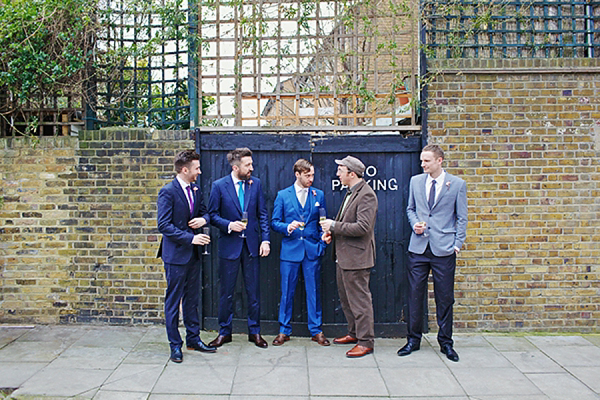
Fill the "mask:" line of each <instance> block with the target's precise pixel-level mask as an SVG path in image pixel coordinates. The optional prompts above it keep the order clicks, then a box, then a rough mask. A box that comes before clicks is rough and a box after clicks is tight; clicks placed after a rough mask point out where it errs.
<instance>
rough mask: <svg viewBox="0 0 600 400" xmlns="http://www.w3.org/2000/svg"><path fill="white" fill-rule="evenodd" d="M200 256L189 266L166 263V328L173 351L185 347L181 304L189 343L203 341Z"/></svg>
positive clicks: (192, 259)
mask: <svg viewBox="0 0 600 400" xmlns="http://www.w3.org/2000/svg"><path fill="white" fill-rule="evenodd" d="M198 262H199V261H198V259H197V258H196V256H192V258H191V260H190V262H188V263H187V264H185V265H179V264H168V263H165V276H166V278H167V290H166V293H165V325H166V328H167V338H168V339H169V345H170V346H171V349H173V348H174V347H181V346H182V345H183V341H182V340H181V335H180V334H179V304H180V303H181V305H182V308H183V324H184V325H185V331H186V339H185V340H186V343H188V344H189V343H197V342H198V341H199V340H200V336H199V334H200V319H199V317H198V301H199V297H200V266H199V265H198Z"/></svg>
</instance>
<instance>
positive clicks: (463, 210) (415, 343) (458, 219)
mask: <svg viewBox="0 0 600 400" xmlns="http://www.w3.org/2000/svg"><path fill="white" fill-rule="evenodd" d="M443 161H444V151H443V150H442V149H441V147H439V146H438V145H428V146H425V147H424V148H423V150H422V151H421V167H422V168H423V172H424V173H423V174H420V175H416V176H413V177H412V178H411V180H410V186H409V197H408V206H407V208H406V215H407V216H408V221H409V222H410V226H411V227H412V234H411V237H410V244H409V246H408V252H409V253H408V337H407V339H408V340H407V343H406V345H404V347H402V348H401V349H400V350H398V355H399V356H407V355H409V354H410V353H412V352H413V351H416V350H419V348H420V345H421V337H422V332H423V317H424V316H423V303H424V301H425V295H426V293H427V278H428V276H429V271H431V274H432V276H433V291H434V295H435V307H436V318H437V323H438V326H439V331H438V335H437V340H438V343H439V345H440V351H441V352H442V353H444V354H445V355H446V357H447V358H448V359H449V360H451V361H455V362H456V361H458V354H457V353H456V351H455V350H454V348H453V344H454V342H453V340H452V305H453V304H454V273H455V270H456V255H457V254H458V253H459V251H460V249H461V247H462V245H463V243H464V242H465V239H466V237H467V184H466V183H465V181H464V180H462V179H460V178H458V177H456V176H453V175H450V174H449V173H447V172H446V171H444V169H443V168H442V162H443Z"/></svg>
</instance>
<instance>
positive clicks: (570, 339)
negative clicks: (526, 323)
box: [526, 335, 592, 349]
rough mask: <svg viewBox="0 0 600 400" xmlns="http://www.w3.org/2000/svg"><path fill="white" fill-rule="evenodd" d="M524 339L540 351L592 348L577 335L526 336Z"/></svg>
mask: <svg viewBox="0 0 600 400" xmlns="http://www.w3.org/2000/svg"><path fill="white" fill-rule="evenodd" d="M526 338H527V340H529V341H530V342H531V343H533V344H534V345H535V346H536V347H538V348H540V349H545V348H547V347H556V346H592V343H590V342H589V341H588V340H586V339H584V338H583V337H582V336H578V335H569V336H526Z"/></svg>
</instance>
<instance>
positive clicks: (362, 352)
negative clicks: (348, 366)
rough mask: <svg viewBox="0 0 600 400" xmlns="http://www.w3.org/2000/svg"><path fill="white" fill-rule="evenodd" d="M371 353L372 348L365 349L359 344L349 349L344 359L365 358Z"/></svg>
mask: <svg viewBox="0 0 600 400" xmlns="http://www.w3.org/2000/svg"><path fill="white" fill-rule="evenodd" d="M372 352H373V348H372V347H365V346H361V345H360V344H357V345H356V346H354V347H353V348H352V349H350V350H348V351H347V352H346V357H348V358H358V357H363V356H366V355H367V354H371V353H372Z"/></svg>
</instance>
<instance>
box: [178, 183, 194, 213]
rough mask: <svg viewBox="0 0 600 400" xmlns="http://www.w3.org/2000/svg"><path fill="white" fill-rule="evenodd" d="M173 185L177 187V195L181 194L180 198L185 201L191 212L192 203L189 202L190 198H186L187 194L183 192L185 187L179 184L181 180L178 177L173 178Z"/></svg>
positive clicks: (187, 208)
mask: <svg viewBox="0 0 600 400" xmlns="http://www.w3.org/2000/svg"><path fill="white" fill-rule="evenodd" d="M173 187H175V192H177V195H178V196H179V200H181V201H182V202H183V204H185V209H186V210H187V211H188V213H189V212H190V203H189V201H188V199H186V197H185V194H183V188H182V187H181V185H180V184H179V181H178V180H177V178H175V179H173ZM195 206H196V202H194V207H195Z"/></svg>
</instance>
